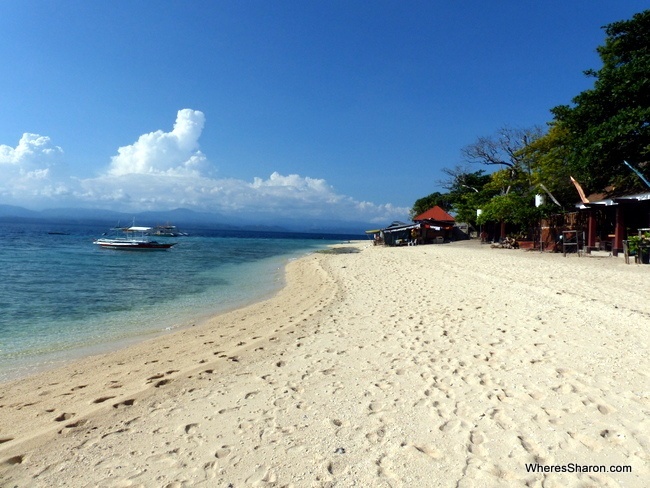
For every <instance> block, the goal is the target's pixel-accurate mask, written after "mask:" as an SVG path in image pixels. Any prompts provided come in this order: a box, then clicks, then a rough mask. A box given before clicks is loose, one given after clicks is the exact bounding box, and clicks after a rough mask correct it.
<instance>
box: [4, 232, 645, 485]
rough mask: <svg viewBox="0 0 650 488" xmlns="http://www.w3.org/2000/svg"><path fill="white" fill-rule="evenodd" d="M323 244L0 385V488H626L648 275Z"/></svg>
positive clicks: (636, 456) (636, 477)
mask: <svg viewBox="0 0 650 488" xmlns="http://www.w3.org/2000/svg"><path fill="white" fill-rule="evenodd" d="M344 247H354V248H355V249H357V250H359V251H360V252H358V253H344V254H314V255H310V256H308V257H305V258H302V259H300V260H298V261H295V262H292V263H290V264H289V266H288V267H287V286H286V287H285V288H284V289H283V290H281V291H280V292H279V293H278V294H277V295H276V296H275V297H273V298H272V299H270V300H268V301H265V302H262V303H258V304H254V305H251V306H249V307H247V308H244V309H241V310H236V311H233V312H230V313H227V314H224V315H220V316H217V317H214V318H213V319H211V320H209V321H207V322H206V323H202V324H196V325H195V326H194V327H191V328H189V329H185V330H183V331H179V332H176V333H174V334H169V335H166V336H164V337H160V338H157V339H154V340H151V341H148V342H145V343H142V344H139V345H136V346H133V347H130V348H128V349H124V350H121V351H118V352H114V353H111V354H107V355H102V356H96V357H92V358H88V359H85V360H82V361H79V362H75V363H74V364H71V365H69V366H66V367H64V368H60V369H57V370H54V371H49V372H46V373H42V374H39V375H36V376H33V377H30V378H27V379H23V380H19V381H16V382H13V383H9V384H5V385H2V393H1V394H0V463H1V464H0V485H1V486H8V487H9V486H11V487H13V486H19V487H53V486H69V487H85V486H89V487H91V486H101V487H127V486H143V487H190V486H206V487H224V488H225V487H228V486H232V487H244V486H277V487H321V486H322V487H328V486H339V487H349V486H360V487H382V486H385V487H389V486H390V487H429V486H430V487H437V486H441V487H504V486H505V487H509V486H522V487H544V488H550V487H558V488H559V487H581V488H583V487H591V486H594V487H596V486H605V487H646V486H648V480H650V393H649V392H648V389H649V388H648V387H649V386H650V379H649V372H650V364H649V363H650V361H649V360H648V353H649V344H650V341H649V330H650V300H648V293H649V290H650V266H647V265H645V266H643V265H634V264H632V265H626V264H625V263H624V262H623V259H622V258H596V257H582V258H579V257H577V256H576V255H573V256H568V257H566V258H565V257H563V256H562V255H561V254H540V253H538V252H526V251H520V250H502V249H490V248H489V247H487V246H481V245H480V244H478V243H476V242H463V243H453V244H446V245H430V246H416V247H406V248H384V247H372V246H370V245H369V243H367V242H359V243H353V244H349V245H344ZM526 463H529V464H531V463H532V464H538V465H541V466H545V467H547V469H556V468H554V467H557V469H562V467H565V469H566V468H568V467H570V463H573V464H575V465H579V466H580V467H581V469H584V467H585V466H593V465H597V466H600V465H603V466H605V467H606V468H608V469H609V467H610V466H629V467H631V472H627V473H610V472H604V473H593V472H592V473H584V472H581V473H576V472H558V473H532V472H527V470H526Z"/></svg>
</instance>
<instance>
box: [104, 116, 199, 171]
mask: <svg viewBox="0 0 650 488" xmlns="http://www.w3.org/2000/svg"><path fill="white" fill-rule="evenodd" d="M204 124H205V116H204V115H203V112H200V111H198V110H191V109H188V108H186V109H183V110H179V111H178V114H177V116H176V123H175V124H174V129H173V130H172V131H171V132H163V131H162V130H157V131H155V132H150V133H148V134H143V135H141V136H140V137H139V139H138V140H137V141H136V142H134V143H133V144H131V145H129V146H123V147H120V148H119V149H118V150H117V155H116V156H113V158H111V164H110V167H109V169H108V173H109V174H111V175H114V176H119V175H128V174H167V175H172V176H178V175H198V174H201V172H202V171H203V170H204V169H206V167H207V159H206V157H205V155H204V154H203V153H202V152H201V151H200V150H199V137H200V136H201V132H203V126H204Z"/></svg>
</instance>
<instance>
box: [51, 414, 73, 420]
mask: <svg viewBox="0 0 650 488" xmlns="http://www.w3.org/2000/svg"><path fill="white" fill-rule="evenodd" d="M75 415H76V414H74V413H62V414H61V415H59V416H58V417H57V418H55V419H54V420H56V421H57V422H63V421H64V420H69V419H71V418H72V417H74V416H75Z"/></svg>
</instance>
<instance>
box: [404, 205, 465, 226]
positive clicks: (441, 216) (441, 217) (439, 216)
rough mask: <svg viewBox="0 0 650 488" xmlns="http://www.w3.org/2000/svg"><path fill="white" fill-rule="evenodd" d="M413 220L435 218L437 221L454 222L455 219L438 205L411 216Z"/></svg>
mask: <svg viewBox="0 0 650 488" xmlns="http://www.w3.org/2000/svg"><path fill="white" fill-rule="evenodd" d="M413 220H414V221H415V222H417V221H418V220H437V221H438V222H455V219H454V218H453V217H452V216H451V215H449V214H448V213H447V212H445V211H444V210H443V209H441V208H440V207H439V206H438V205H436V206H435V207H433V208H430V209H429V210H427V211H426V212H424V213H421V214H420V215H416V216H415V217H413Z"/></svg>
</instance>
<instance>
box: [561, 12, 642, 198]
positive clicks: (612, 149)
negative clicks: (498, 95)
mask: <svg viewBox="0 0 650 488" xmlns="http://www.w3.org/2000/svg"><path fill="white" fill-rule="evenodd" d="M604 29H605V33H606V38H605V43H604V45H602V46H599V47H598V48H597V50H598V54H599V56H600V59H601V60H602V63H603V65H602V67H601V68H600V69H599V70H598V71H594V70H589V71H586V72H585V74H586V75H587V76H591V77H593V78H595V82H594V87H593V88H592V89H589V90H586V91H584V92H582V93H580V94H579V95H578V96H576V97H575V98H574V99H573V100H572V101H573V105H572V106H569V105H560V106H558V107H555V108H553V109H552V110H551V112H552V113H553V115H554V121H555V124H556V125H557V131H558V133H556V134H554V137H555V136H558V139H557V141H556V142H558V143H559V145H560V147H562V148H564V150H563V151H561V157H562V158H564V160H565V163H566V166H565V167H566V168H567V169H568V170H569V171H570V172H571V173H572V174H573V176H575V177H576V178H577V179H578V180H579V181H580V182H581V183H582V184H583V185H584V186H586V187H587V189H588V190H589V191H602V190H606V189H607V187H608V186H612V185H613V186H616V187H617V188H616V189H617V190H618V191H620V190H638V189H640V188H643V186H642V184H641V182H640V181H639V179H638V178H637V177H636V176H635V175H634V174H633V173H632V172H631V171H630V170H629V169H628V168H627V167H626V166H625V165H624V163H623V161H624V160H627V161H628V162H629V163H631V164H633V165H637V167H638V166H639V165H641V163H643V162H645V161H647V160H648V158H649V156H650V150H649V148H650V10H646V11H644V12H641V13H638V14H635V15H634V16H633V17H632V19H630V20H624V21H620V22H614V23H612V24H609V25H607V26H605V27H604ZM554 150H557V148H555V149H554ZM555 164H557V162H556V163H555Z"/></svg>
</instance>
